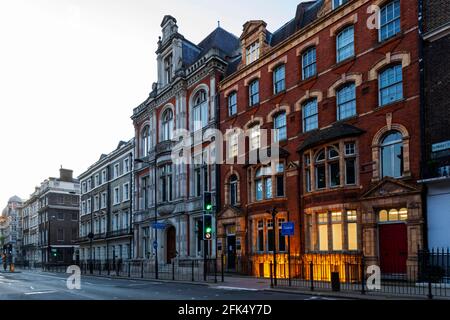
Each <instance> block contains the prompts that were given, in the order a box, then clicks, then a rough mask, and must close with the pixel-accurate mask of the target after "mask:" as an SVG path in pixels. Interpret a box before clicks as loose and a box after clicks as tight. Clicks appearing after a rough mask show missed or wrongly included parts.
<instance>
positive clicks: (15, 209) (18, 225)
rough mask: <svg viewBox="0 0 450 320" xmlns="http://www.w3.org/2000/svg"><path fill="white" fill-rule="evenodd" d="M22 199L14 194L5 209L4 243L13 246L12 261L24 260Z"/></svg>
mask: <svg viewBox="0 0 450 320" xmlns="http://www.w3.org/2000/svg"><path fill="white" fill-rule="evenodd" d="M22 205H23V202H22V199H20V198H19V197H18V196H13V197H11V198H10V199H9V200H8V204H7V206H6V208H5V209H4V210H3V216H4V218H5V222H4V223H3V226H4V227H3V228H2V229H3V242H4V245H11V246H12V262H14V263H16V262H20V261H21V260H22V252H21V246H22V222H21V217H22Z"/></svg>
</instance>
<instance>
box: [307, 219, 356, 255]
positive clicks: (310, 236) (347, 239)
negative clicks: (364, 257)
mask: <svg viewBox="0 0 450 320" xmlns="http://www.w3.org/2000/svg"><path fill="white" fill-rule="evenodd" d="M305 226H306V230H305V231H306V248H307V250H308V251H321V252H336V251H358V250H359V246H358V218H357V211H356V210H336V211H324V212H314V213H310V214H306V215H305Z"/></svg>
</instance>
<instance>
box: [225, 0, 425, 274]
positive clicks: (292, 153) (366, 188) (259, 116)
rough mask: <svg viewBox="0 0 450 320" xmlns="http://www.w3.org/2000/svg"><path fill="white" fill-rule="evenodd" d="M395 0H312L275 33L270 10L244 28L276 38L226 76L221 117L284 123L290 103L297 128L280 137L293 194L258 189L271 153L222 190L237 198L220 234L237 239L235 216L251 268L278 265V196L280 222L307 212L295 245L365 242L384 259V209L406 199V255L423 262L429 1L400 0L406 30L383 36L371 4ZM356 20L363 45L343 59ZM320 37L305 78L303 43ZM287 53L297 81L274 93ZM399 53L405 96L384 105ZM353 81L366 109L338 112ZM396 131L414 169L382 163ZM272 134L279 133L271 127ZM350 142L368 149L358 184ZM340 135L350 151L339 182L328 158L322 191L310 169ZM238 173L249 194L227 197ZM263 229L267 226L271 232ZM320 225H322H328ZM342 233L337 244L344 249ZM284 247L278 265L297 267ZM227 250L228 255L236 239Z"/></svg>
mask: <svg viewBox="0 0 450 320" xmlns="http://www.w3.org/2000/svg"><path fill="white" fill-rule="evenodd" d="M388 3H389V1H385V2H382V3H381V1H364V0H355V1H349V2H348V3H347V4H345V5H343V6H341V7H339V8H336V9H334V10H331V4H330V1H316V2H315V3H314V4H313V5H311V4H300V5H299V7H298V9H297V15H296V17H295V19H294V20H293V22H291V23H290V24H288V25H287V26H285V27H283V28H282V29H280V30H278V31H276V32H275V33H273V34H272V33H270V32H268V31H267V30H266V29H265V24H264V23H261V22H249V23H247V24H246V25H244V32H243V35H242V36H241V42H242V43H243V45H246V46H247V45H248V43H251V42H250V41H248V40H247V39H248V38H252V39H253V40H252V41H257V40H255V39H262V40H260V41H264V45H261V46H260V47H261V52H260V57H259V59H258V60H256V61H255V62H253V63H251V64H249V65H246V64H245V63H246V62H245V59H240V64H239V66H237V67H236V68H235V70H232V72H231V74H230V75H228V76H227V78H226V79H224V80H223V81H222V82H221V83H220V90H221V99H220V105H221V111H220V119H221V121H220V129H221V131H222V132H223V133H225V132H226V130H228V129H230V128H240V129H245V128H249V127H251V125H252V124H254V123H259V125H260V128H262V129H273V128H274V117H276V116H277V115H279V114H281V113H284V114H285V115H286V126H287V138H286V139H285V140H284V141H281V142H280V147H281V148H282V149H283V152H282V156H281V162H282V163H283V164H284V173H283V176H284V184H285V192H284V195H283V196H280V197H274V196H272V197H269V199H266V200H262V201H259V200H256V199H255V192H257V191H255V187H256V188H257V185H256V182H255V180H256V179H257V178H256V177H255V173H256V171H257V170H258V168H260V166H261V165H260V164H257V165H239V164H233V165H222V166H221V177H222V182H221V186H222V187H223V190H222V193H221V194H222V203H224V204H225V206H224V208H223V210H222V212H220V213H219V217H218V220H219V221H218V241H219V242H222V243H226V242H227V239H228V236H227V231H226V230H227V229H231V230H233V231H234V228H233V227H232V225H233V224H234V225H235V227H236V228H235V229H236V230H237V232H236V235H237V237H238V238H240V241H241V243H243V244H244V243H245V245H242V248H241V250H238V251H237V256H238V259H237V260H239V259H241V260H242V261H244V262H243V263H244V264H245V267H242V266H240V268H246V269H247V270H248V269H251V270H249V272H251V273H252V274H256V275H259V276H263V275H266V276H267V275H268V264H269V262H270V261H272V260H271V259H272V254H271V252H272V250H270V249H271V248H270V246H272V244H270V242H271V240H270V238H271V233H269V230H271V228H273V227H272V222H271V221H270V220H271V215H270V214H269V213H268V212H269V211H270V210H272V208H273V207H276V208H277V209H278V212H279V214H278V215H277V222H279V221H280V220H279V219H284V220H287V218H288V217H287V216H288V214H289V220H291V221H293V222H294V223H295V226H296V230H295V236H294V237H292V238H291V248H290V249H291V254H292V255H296V256H298V255H300V254H304V253H312V254H317V255H324V254H331V253H339V254H342V255H345V254H351V253H363V254H364V255H365V256H366V258H367V259H368V261H369V263H375V264H379V263H380V259H381V256H380V252H379V243H380V240H379V239H378V234H379V229H380V228H381V227H382V225H383V224H382V223H381V221H380V220H379V215H380V212H383V213H384V211H383V210H387V211H388V212H389V211H390V210H397V212H398V210H400V211H402V210H403V211H404V210H406V211H407V218H406V219H405V220H404V221H402V222H401V223H403V224H406V226H407V234H405V237H407V239H405V241H407V242H408V252H407V253H404V254H406V256H407V261H404V263H407V264H408V265H412V264H414V263H415V255H416V252H417V248H418V247H422V245H423V241H422V238H423V231H422V225H423V217H422V207H421V197H420V194H421V189H420V186H418V185H417V183H416V182H415V181H417V180H418V179H419V178H420V130H418V128H420V87H419V64H418V61H419V50H418V49H419V36H418V25H417V16H418V8H417V7H416V6H409V5H408V4H407V3H406V1H400V9H401V15H400V29H401V31H400V32H398V33H397V34H396V35H394V36H393V37H391V38H389V39H387V40H385V41H383V42H380V41H379V33H378V30H376V29H368V28H367V24H366V21H367V20H368V19H370V14H368V13H367V12H368V10H367V9H368V6H369V5H371V4H381V5H387V4H388ZM351 25H352V26H353V27H354V52H355V54H354V55H353V56H352V57H350V58H348V59H345V60H344V61H342V62H339V63H336V61H337V53H336V41H337V36H338V34H339V33H340V32H341V31H342V30H344V29H345V28H346V27H348V26H351ZM252 26H254V28H252ZM255 33H256V34H258V36H255ZM280 38H281V39H280ZM311 47H315V48H316V57H317V58H316V68H317V74H316V75H314V76H313V77H311V78H309V79H307V80H302V63H301V59H302V55H303V54H304V53H305V51H306V50H307V49H309V48H311ZM243 52H244V53H245V50H243ZM282 64H284V65H285V90H283V91H282V92H280V93H278V94H274V89H273V86H274V82H273V77H274V74H273V73H274V70H275V69H276V67H277V66H279V65H282ZM394 65H398V66H401V70H402V76H403V83H402V88H403V96H402V98H401V99H400V100H398V101H396V102H395V103H391V104H388V105H385V106H382V107H380V101H379V90H380V88H379V77H380V73H381V72H383V71H384V70H385V69H386V68H389V67H390V66H394ZM254 78H258V79H259V100H260V102H259V104H258V105H256V106H252V107H249V102H248V101H249V94H248V92H249V91H248V90H249V87H248V84H249V83H250V82H251V80H252V79H254ZM348 83H351V84H354V87H355V93H356V114H355V115H353V116H352V117H350V118H348V119H345V120H341V121H336V119H338V116H337V97H336V96H337V91H338V90H340V88H342V86H344V85H346V84H348ZM232 92H237V97H238V98H237V102H238V103H237V115H235V116H232V117H230V116H229V114H228V108H227V106H228V97H229V95H230V94H231V93H232ZM312 99H316V101H317V106H318V110H317V111H318V128H317V129H315V130H313V131H311V132H308V133H305V132H304V128H303V118H302V117H303V114H302V112H303V108H305V103H306V102H308V101H312ZM392 132H397V133H399V134H400V136H401V144H402V146H403V148H402V150H403V153H402V168H403V172H402V174H401V176H399V177H397V178H396V179H393V178H390V177H384V178H383V175H382V172H381V167H382V165H381V163H380V159H381V148H382V146H381V144H382V142H383V139H384V138H385V137H386V136H387V135H388V134H389V133H392ZM269 139H273V137H271V134H269ZM348 144H354V148H355V150H356V151H355V154H354V155H355V159H356V160H355V161H356V169H355V174H356V181H355V183H354V184H351V185H346V182H345V179H344V175H345V170H346V167H345V165H346V160H345V159H346V156H345V155H344V154H345V152H346V151H345V150H346V148H347V145H348ZM331 147H336V148H337V149H336V150H338V153H339V157H337V158H336V159H338V160H336V159H335V160H334V161H337V162H336V163H339V165H338V166H339V172H340V175H339V179H338V180H339V181H337V186H336V187H333V188H332V187H330V186H329V185H330V184H331V182H330V180H329V179H331V178H330V173H329V170H331V169H324V170H325V171H324V172H326V173H325V179H326V180H327V182H326V184H327V187H325V188H324V189H323V190H319V189H318V188H314V185H315V183H316V181H315V175H314V174H312V175H311V181H310V182H311V185H312V186H313V187H312V190H311V191H307V190H306V182H305V181H306V180H305V179H306V172H307V170H309V169H311V172H314V170H315V168H316V167H315V164H314V161H315V160H314V159H318V158H316V157H317V155H318V154H319V153H320V151H321V150H322V149H324V148H331ZM246 150H248V142H247V148H246ZM325 150H329V149H325ZM327 152H328V151H327ZM239 154H241V151H240V152H239ZM307 155H309V157H310V159H311V160H310V161H311V163H310V164H306V163H305V159H306V158H305V156H307ZM329 162H331V161H328V160H327V165H329ZM336 170H337V169H336ZM233 174H234V175H236V176H237V177H238V181H239V183H238V186H239V199H240V201H239V202H238V203H237V204H235V205H230V204H229V199H227V195H228V194H229V192H228V191H227V190H229V188H230V182H229V181H228V180H227V179H229V178H230V176H232V175H233ZM275 182H276V178H275V177H273V178H272V185H273V186H275ZM263 190H267V189H266V188H263ZM272 190H273V188H272ZM227 203H228V205H227ZM353 211H355V212H356V217H357V218H356V222H357V229H356V231H352V232H353V233H355V232H356V237H357V239H356V240H355V241H357V245H356V247H353V246H354V244H351V245H349V242H348V238H349V235H348V232H350V231H348V230H350V229H348V228H347V226H348V225H349V220H348V221H347V219H350V218H349V217H350V216H351V214H352V213H353ZM403 211H402V212H403ZM391 212H392V213H395V211H391ZM323 213H325V214H326V215H327V218H326V219H327V220H326V221H327V222H326V223H325V224H323V225H324V226H327V228H324V227H320V221H319V220H318V219H319V215H320V214H323ZM333 213H337V215H334V214H333ZM339 213H340V214H341V216H340V218H339V219H342V220H336V221H338V222H339V226H340V227H338V228H335V227H333V225H334V223H333V221H334V220H333V217H339V215H338V214H339ZM347 214H348V217H347ZM273 226H274V228H276V229H278V223H273ZM333 228H334V230H335V232H334V234H335V235H336V234H338V233H339V234H340V233H342V235H341V236H340V237H339V238H340V240H339V241H337V240H335V238H334V237H336V236H333V232H332V230H333ZM338 229H340V231H339V230H338ZM259 230H263V231H262V234H263V236H261V235H260V233H259ZM320 230H321V232H322V235H319V233H320ZM325 230H327V233H328V234H327V236H326V237H325V236H324V235H323V232H325ZM353 233H352V236H353ZM259 237H260V238H259ZM276 237H277V240H276V241H275V243H276V246H278V244H279V243H280V242H282V240H280V239H279V238H278V231H277V232H276ZM261 241H264V246H261V247H258V246H259V242H261ZM326 242H327V243H326ZM339 242H341V243H339ZM334 245H335V246H337V249H333V246H334ZM223 247H224V248H226V247H227V246H225V245H223ZM349 247H352V249H351V250H350V249H349ZM280 249H283V250H282V251H283V252H282V253H283V254H281V255H279V257H278V259H279V261H278V265H279V269H278V271H277V272H278V275H281V276H283V275H284V276H285V275H286V274H285V273H284V274H283V272H284V271H283V270H285V268H284V266H283V264H285V263H286V259H285V255H284V253H285V252H287V251H288V248H287V247H286V248H284V246H283V248H278V249H277V250H280ZM219 253H221V252H219ZM222 253H224V254H225V255H228V254H227V252H226V251H223V252H222Z"/></svg>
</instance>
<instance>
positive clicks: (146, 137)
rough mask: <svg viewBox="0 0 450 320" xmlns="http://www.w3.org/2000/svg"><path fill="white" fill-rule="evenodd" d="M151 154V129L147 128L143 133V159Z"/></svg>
mask: <svg viewBox="0 0 450 320" xmlns="http://www.w3.org/2000/svg"><path fill="white" fill-rule="evenodd" d="M149 152H150V127H149V126H145V127H144V129H143V130H142V132H141V157H146V156H148V153H149Z"/></svg>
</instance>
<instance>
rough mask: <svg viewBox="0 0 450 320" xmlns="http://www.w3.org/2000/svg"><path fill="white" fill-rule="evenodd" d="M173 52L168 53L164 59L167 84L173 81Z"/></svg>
mask: <svg viewBox="0 0 450 320" xmlns="http://www.w3.org/2000/svg"><path fill="white" fill-rule="evenodd" d="M172 60H173V59H172V54H170V55H168V56H167V57H166V58H165V59H164V72H165V79H166V84H168V83H171V82H172V71H173V64H172Z"/></svg>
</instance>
